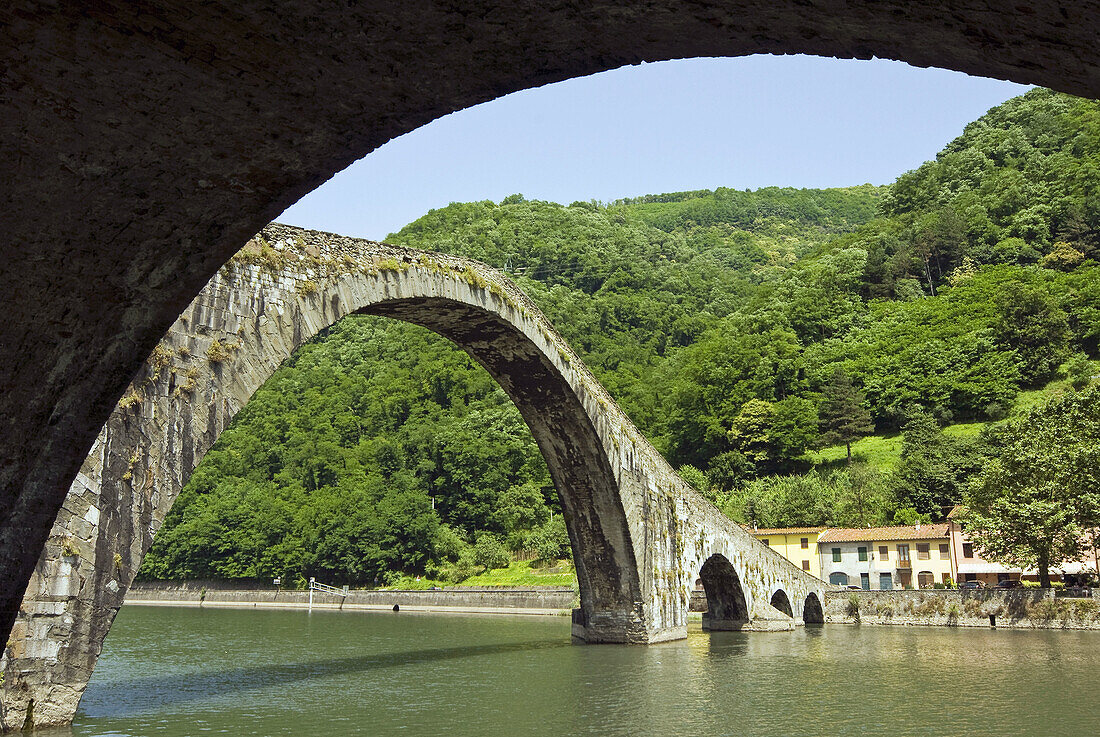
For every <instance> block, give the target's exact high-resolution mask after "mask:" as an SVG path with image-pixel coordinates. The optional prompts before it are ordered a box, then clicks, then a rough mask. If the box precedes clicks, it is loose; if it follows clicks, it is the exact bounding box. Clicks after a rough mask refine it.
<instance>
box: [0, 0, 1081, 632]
mask: <svg viewBox="0 0 1100 737" xmlns="http://www.w3.org/2000/svg"><path fill="white" fill-rule="evenodd" d="M1097 27H1100V6H1098V5H1097V4H1096V3H1095V2H1083V3H1073V4H1069V3H1059V2H1054V1H1053V0H1038V1H1037V2H1032V3H1029V4H1028V6H1027V8H1026V9H1020V8H1017V7H1015V6H1005V7H1003V8H1001V7H999V6H996V5H995V4H992V5H991V4H990V3H989V2H987V0H957V1H954V2H951V3H945V2H940V3H912V2H908V1H907V0H851V1H849V2H843V3H840V2H833V1H831V0H825V1H822V2H809V3H808V2H805V1H804V0H721V1H720V0H701V1H700V2H695V3H692V4H691V5H690V6H684V4H683V3H680V2H675V1H674V0H651V2H647V3H643V4H639V3H634V2H617V1H616V2H603V3H587V4H586V3H580V4H547V3H542V2H537V0H518V1H517V2H512V3H504V4H500V3H480V2H474V3H460V4H446V3H442V4H439V3H435V4H426V3H409V2H405V1H404V0H400V1H397V0H395V1H393V2H376V3H368V4H354V3H351V4H348V3H342V4H334V3H326V2H321V1H320V0H304V1H303V2H296V3H273V2H269V1H265V0H248V1H246V2H228V1H226V0H214V1H213V2H207V3H203V4H201V5H196V4H194V3H163V2H157V1H156V0H154V2H149V3H141V4H132V3H124V2H106V3H101V4H99V5H97V6H96V8H95V9H94V11H93V10H89V9H88V8H87V7H84V6H83V5H80V4H64V3H62V4H42V3H36V2H31V1H30V0H16V1H15V2H13V3H9V4H8V5H7V6H6V7H5V9H4V12H3V23H0V29H2V30H0V40H2V41H3V43H0V69H3V70H4V74H3V75H2V80H3V81H2V84H3V99H4V103H5V114H4V115H3V116H0V143H2V144H3V145H0V170H2V171H4V172H5V173H7V174H8V176H7V178H6V182H5V192H4V215H5V218H4V226H5V228H4V231H5V233H4V234H5V239H4V243H5V245H4V246H3V249H4V250H3V259H0V263H2V264H3V266H2V267H0V268H2V269H3V277H4V278H3V281H4V284H5V294H4V297H3V306H4V314H5V319H4V321H3V322H2V324H0V386H3V387H4V392H3V393H2V394H0V416H2V417H5V418H9V419H8V420H7V421H6V422H4V423H3V424H2V425H0V635H3V636H6V635H7V634H8V632H9V628H10V626H11V623H12V621H13V619H14V617H15V614H16V611H17V604H18V601H19V597H20V592H22V591H23V590H24V589H25V587H26V584H27V581H28V580H29V577H30V575H31V572H32V570H33V567H34V565H35V561H36V560H37V559H38V556H39V553H40V551H41V549H42V546H43V544H44V542H45V540H46V537H47V535H48V531H49V528H50V525H51V524H52V522H53V520H54V517H55V516H56V514H57V511H58V509H59V508H60V507H61V504H62V502H63V501H64V497H65V491H66V489H67V488H68V487H69V484H70V483H71V482H72V480H73V479H74V477H75V476H76V474H77V472H78V470H79V468H80V465H81V463H82V461H83V459H84V457H85V455H86V454H87V452H88V450H89V448H91V446H92V443H93V441H94V439H95V436H96V433H97V432H98V430H99V428H100V427H102V426H103V423H104V422H105V421H106V419H107V417H108V415H109V414H110V412H111V410H112V408H113V407H114V405H115V402H116V401H117V400H118V399H119V397H120V396H121V395H122V393H123V391H124V389H125V387H126V385H127V383H128V382H129V380H130V377H131V376H133V374H134V372H135V371H136V370H137V369H138V367H139V365H140V362H141V360H142V357H143V356H145V355H148V353H149V351H150V350H152V348H153V347H154V346H155V345H156V343H157V341H158V340H159V339H160V338H161V336H162V335H163V334H164V332H165V330H167V329H168V327H169V326H170V325H171V324H172V321H173V320H175V318H176V316H177V315H178V314H179V313H180V312H181V311H182V310H183V309H184V308H185V307H186V306H187V305H188V303H189V302H190V301H191V300H192V299H193V298H194V297H195V295H196V294H198V293H199V291H200V290H201V289H202V288H203V285H204V284H205V283H206V282H207V280H208V279H209V278H210V277H211V276H212V275H213V274H214V273H215V271H216V270H217V269H218V268H219V267H220V266H221V265H222V264H223V263H224V262H225V260H226V259H227V258H229V257H230V256H231V255H232V254H233V253H234V252H236V251H237V249H239V248H240V247H241V245H243V244H244V243H245V242H246V241H247V240H248V238H250V237H251V236H252V234H254V233H255V232H256V231H257V230H258V229H259V228H260V227H261V226H262V225H263V224H264V223H266V222H267V221H268V220H270V219H272V218H274V217H276V216H277V215H278V213H280V212H281V211H282V210H283V209H285V207H286V206H288V205H289V204H291V203H292V202H294V201H295V200H297V199H298V198H299V197H300V196H301V195H303V194H304V193H306V192H308V191H309V190H311V189H313V188H314V187H316V186H317V185H318V184H320V183H321V182H322V181H324V180H325V179H327V178H328V177H330V176H331V175H332V174H333V173H334V172H336V171H338V170H340V169H342V168H343V167H345V166H346V165H347V164H349V163H350V162H352V161H353V160H355V159H357V158H359V157H360V156H363V155H364V154H366V153H368V152H370V151H371V150H373V149H374V148H377V147H378V146H379V145H381V144H382V143H384V142H385V141H387V140H389V139H390V138H392V137H394V136H397V135H400V134H402V133H405V132H407V131H410V130H413V129H414V128H416V127H418V126H420V125H422V124H424V123H427V122H429V121H430V120H433V119H435V118H437V117H440V116H442V115H445V114H447V113H450V112H453V111H455V110H459V109H462V108H464V107H467V106H469V105H473V104H476V103H478V102H482V101H485V100H489V99H492V98H495V97H498V96H500V95H502V94H506V93H508V92H512V91H515V90H520V89H524V88H529V87H533V86H537V85H541V84H546V83H548V82H554V81H558V80H562V79H567V78H569V77H575V76H580V75H584V74H591V73H594V72H598V71H603V70H606V69H611V68H614V67H617V66H621V65H624V64H636V63H639V62H642V61H657V60H663V59H674V58H684V57H693V56H740V55H745V54H751V53H780V54H786V53H810V54H821V55H829V56H839V57H846V58H860V59H867V58H871V57H872V56H877V57H880V58H890V59H900V60H903V61H907V62H909V63H911V64H915V65H917V66H941V67H946V68H950V69H956V70H960V71H965V72H968V73H971V74H977V75H983V76H991V77H999V78H1006V79H1013V80H1015V81H1018V82H1026V83H1034V84H1041V85H1045V86H1049V87H1053V88H1056V89H1060V90H1062V91H1066V92H1071V93H1076V94H1083V95H1088V96H1093V97H1100V46H1098V45H1097V44H1096V42H1095V41H1096V39H1095V29H1096V28H1097Z"/></svg>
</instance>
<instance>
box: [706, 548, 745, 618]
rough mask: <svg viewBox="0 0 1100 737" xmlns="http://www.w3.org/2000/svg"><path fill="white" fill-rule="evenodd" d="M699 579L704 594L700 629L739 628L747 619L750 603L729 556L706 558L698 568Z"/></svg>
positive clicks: (717, 555)
mask: <svg viewBox="0 0 1100 737" xmlns="http://www.w3.org/2000/svg"><path fill="white" fill-rule="evenodd" d="M699 578H700V579H701V580H702V582H703V590H704V591H706V594H707V611H706V612H704V613H703V629H705V630H739V629H741V627H742V626H744V625H745V624H746V623H747V622H748V620H749V605H748V602H747V601H746V599H745V592H744V590H743V589H742V588H741V579H740V577H739V576H738V575H737V571H736V569H734V567H733V564H732V563H730V562H729V559H728V558H726V556H724V555H720V554H715V555H712V556H711V557H709V558H707V560H706V562H705V563H703V567H702V568H700V569H699Z"/></svg>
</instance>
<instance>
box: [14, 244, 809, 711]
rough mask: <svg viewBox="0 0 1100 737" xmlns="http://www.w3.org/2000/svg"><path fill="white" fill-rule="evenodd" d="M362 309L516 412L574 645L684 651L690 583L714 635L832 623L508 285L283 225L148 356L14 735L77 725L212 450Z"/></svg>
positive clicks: (89, 463) (73, 504) (115, 426)
mask: <svg viewBox="0 0 1100 737" xmlns="http://www.w3.org/2000/svg"><path fill="white" fill-rule="evenodd" d="M354 312H363V313H371V314H378V315H386V316H390V317H394V318H397V319H402V320H406V321H409V322H414V323H417V324H420V325H424V326H426V327H428V328H430V329H432V330H434V331H436V332H438V333H440V334H441V335H443V336H445V337H447V338H449V339H451V340H452V341H454V342H455V343H456V344H458V345H459V346H461V347H462V348H464V349H465V350H466V351H467V352H468V353H469V354H470V355H471V356H472V357H473V358H474V359H475V360H477V361H478V362H479V363H480V364H481V365H482V366H484V367H485V368H486V369H487V370H488V371H489V373H490V374H492V375H493V377H494V378H495V379H496V380H497V381H499V382H500V384H501V385H502V387H503V388H504V389H505V391H507V393H508V394H509V395H510V396H511V398H512V399H513V401H514V402H515V403H516V405H517V407H518V408H519V410H520V412H521V414H522V415H523V417H524V419H525V420H526V422H527V424H528V426H529V427H530V428H531V431H532V433H533V435H534V437H535V440H536V441H537V443H538V445H539V447H540V449H541V450H542V453H543V455H544V456H545V458H546V460H547V464H548V466H549V469H550V474H551V477H552V478H553V480H554V483H555V485H556V487H557V489H558V492H559V495H560V497H561V501H562V507H563V512H564V516H565V519H566V524H567V526H568V529H569V535H570V540H571V543H572V547H573V553H574V559H575V561H576V566H577V577H578V582H579V587H580V608H579V609H577V610H575V611H574V613H573V635H574V636H575V637H576V638H577V639H578V640H581V641H585V642H617V643H651V642H658V641H662V640H669V639H675V638H681V637H684V636H686V626H687V615H688V610H689V603H690V598H691V592H692V590H693V588H694V586H695V581H696V579H697V578H698V579H701V580H702V583H703V585H704V587H705V589H706V593H707V600H708V606H709V609H710V611H709V612H708V614H707V616H705V618H704V625H705V626H707V627H709V628H711V629H742V628H745V629H791V628H793V627H794V626H795V625H797V624H801V623H802V621H803V616H804V611H803V610H804V608H805V610H806V611H805V616H806V618H808V619H811V620H813V621H821V617H820V604H821V602H822V601H823V600H824V599H823V592H824V588H825V586H824V584H823V583H822V582H821V581H820V580H818V579H816V578H813V577H812V576H810V575H808V574H806V573H804V572H803V571H801V570H798V569H796V568H795V567H794V566H792V565H791V564H790V563H789V562H788V561H787V560H786V559H784V558H782V557H781V556H780V555H778V554H777V553H775V552H774V551H772V550H770V549H769V548H768V547H767V546H765V545H762V544H761V543H759V542H757V541H756V540H755V539H754V538H753V537H752V536H751V535H749V534H748V533H746V532H745V531H744V530H742V529H741V528H740V527H738V526H737V525H735V524H733V523H732V522H730V521H729V520H728V519H727V518H725V517H724V516H723V515H722V514H721V513H720V512H719V511H718V510H717V509H716V508H715V507H714V506H713V505H711V504H710V503H708V502H706V501H705V500H704V499H703V498H702V497H701V496H700V495H699V494H698V493H696V492H695V491H694V490H692V489H691V488H689V487H688V486H687V485H686V484H684V482H683V481H681V480H680V478H679V477H678V476H677V475H676V473H675V472H674V471H673V470H672V469H671V468H670V467H669V466H668V464H667V463H666V462H665V461H664V459H663V458H662V457H661V456H660V454H658V453H657V452H656V451H655V450H654V449H653V448H652V447H651V446H650V445H649V443H648V442H647V441H646V440H645V438H643V437H642V436H641V435H640V433H639V432H638V431H637V429H636V428H635V427H634V426H633V425H632V424H631V423H630V421H629V420H628V419H627V418H626V416H625V415H624V414H623V413H622V411H621V410H619V408H618V407H617V406H616V405H615V403H614V401H612V399H611V397H610V396H609V395H608V394H607V392H606V391H605V390H604V389H603V387H601V386H600V385H599V383H598V382H597V381H596V380H595V379H594V378H593V376H592V374H591V373H589V371H588V369H587V368H585V366H584V365H583V364H582V363H581V361H580V359H578V358H577V356H576V354H574V353H573V351H572V350H571V349H570V348H569V346H568V345H566V343H565V342H564V341H563V340H562V338H561V337H560V336H559V335H558V334H557V333H556V332H555V331H554V329H553V328H552V327H551V326H550V325H549V323H548V322H547V321H546V319H545V318H544V317H543V316H542V314H541V313H540V312H539V310H538V308H537V307H535V305H534V304H533V303H532V302H531V301H530V300H529V299H528V298H527V297H526V296H525V295H524V294H523V293H522V292H521V291H519V289H518V288H516V287H515V286H514V285H513V284H512V283H511V282H509V281H508V280H507V279H506V278H504V277H503V276H502V275H500V274H499V273H497V272H495V271H493V270H492V269H490V268H489V267H487V266H485V265H483V264H480V263H477V262H473V261H468V260H464V259H458V258H454V257H449V256H442V255H438V254H430V253H425V252H419V251H414V250H411V249H403V248H395V247H392V246H387V245H383V244H378V243H372V242H368V241H361V240H354V239H350V238H344V237H341V236H335V235H330V234H324V233H317V232H313V231H307V230H300V229H297V228H290V227H286V226H281V225H271V226H268V227H267V228H265V229H264V230H263V231H262V232H261V234H260V235H259V236H257V237H255V238H254V239H252V240H251V241H249V243H248V244H247V245H246V246H245V248H244V249H243V250H242V251H241V252H240V253H238V254H237V255H236V256H235V257H234V258H233V259H232V260H231V261H230V262H229V263H228V264H226V265H225V266H224V267H223V268H222V269H221V270H220V271H219V272H218V273H217V274H216V275H215V276H214V278H213V279H211V280H210V282H209V284H207V286H206V288H205V289H203V290H202V292H201V293H200V294H199V296H198V297H196V298H195V300H194V301H193V302H192V303H191V305H190V306H189V307H188V308H187V309H186V310H185V311H184V312H183V314H182V315H180V316H179V318H178V319H177V320H176V322H175V323H174V324H173V325H172V327H171V329H170V330H169V331H168V333H167V335H165V336H164V338H163V339H162V340H161V341H160V343H159V344H158V345H157V346H156V347H155V349H154V350H153V351H152V353H151V354H150V355H149V357H148V358H147V359H146V361H145V362H144V364H143V365H142V368H141V370H140V371H138V373H137V374H136V376H134V378H133V380H132V382H131V384H130V386H129V388H128V389H127V391H126V392H125V394H124V395H123V397H122V399H121V400H120V401H119V403H118V405H117V407H116V408H115V410H114V411H113V412H112V413H111V415H110V418H109V420H108V422H107V424H106V425H105V426H104V427H103V429H102V430H101V432H100V433H99V436H98V437H97V439H96V442H95V445H94V446H93V448H92V452H91V453H90V454H89V455H88V457H87V458H86V459H85V461H84V464H83V466H82V467H81V470H80V473H79V474H78V476H77V478H76V480H75V481H74V482H73V483H72V485H71V487H70V490H69V494H68V495H67V497H66V499H65V504H64V506H63V507H62V510H61V512H60V514H59V515H58V517H57V520H56V522H55V523H54V526H53V530H52V532H51V534H50V538H49V542H48V544H47V545H46V548H45V550H44V551H43V553H42V555H41V557H40V559H39V562H38V565H37V567H36V568H35V572H34V576H33V577H32V579H31V583H30V585H29V587H28V588H27V590H26V593H25V595H24V598H23V603H22V605H21V607H20V611H19V614H18V617H17V619H16V623H15V627H14V628H13V630H12V635H11V637H10V638H9V640H8V644H7V647H6V648H5V650H4V653H3V657H2V659H0V672H2V673H3V674H4V680H3V685H2V686H0V703H2V709H3V711H2V713H0V720H2V721H0V725H2V727H3V728H5V729H17V728H20V727H22V726H24V725H25V724H26V725H30V724H34V725H45V724H58V723H64V722H67V721H69V720H70V719H71V718H72V715H73V713H74V712H75V709H76V706H77V704H78V702H79V699H80V696H81V694H82V693H83V691H84V688H85V686H86V684H87V681H88V678H89V677H90V675H91V672H92V669H93V668H94V667H95V662H96V658H97V657H98V655H99V653H100V650H101V648H102V645H103V638H104V637H105V636H106V634H107V631H108V629H109V628H110V625H111V622H112V621H113V619H114V616H115V613H116V612H117V610H118V607H119V606H120V605H121V603H122V601H123V597H124V595H125V593H126V591H127V589H128V587H129V586H130V584H131V582H132V580H133V577H134V575H135V573H136V571H137V570H138V568H139V567H140V565H141V561H142V557H143V556H144V554H145V551H146V550H148V548H149V546H150V545H151V543H152V540H153V536H154V534H155V533H156V531H157V529H158V528H159V527H160V525H161V523H162V522H163V520H164V517H165V515H166V514H167V513H168V510H169V509H170V507H171V506H172V502H173V501H174V500H175V498H176V495H177V494H178V493H179V491H180V489H181V488H182V487H183V485H184V484H185V483H186V482H187V479H188V478H189V477H190V475H191V472H192V471H193V469H194V468H195V467H196V465H197V464H198V463H199V461H200V460H201V458H202V456H203V454H204V453H205V452H206V451H207V450H208V449H209V448H210V447H211V445H212V444H213V443H214V441H215V440H216V439H217V437H218V435H219V434H220V433H221V432H222V430H223V429H224V428H225V427H226V426H227V425H228V423H229V422H230V420H232V418H233V416H234V415H235V414H236V413H237V412H238V411H239V410H240V409H241V408H242V407H243V406H244V405H245V403H246V402H247V401H248V400H249V398H250V397H251V396H252V393H253V392H254V391H255V390H256V389H257V388H258V387H259V386H260V385H261V384H262V383H263V382H264V381H265V380H266V379H267V378H268V377H269V376H270V375H271V374H272V372H274V371H275V369H276V368H277V367H278V366H279V365H280V364H281V363H282V362H283V361H284V360H285V359H286V358H287V357H288V356H289V355H290V354H291V352H292V351H293V350H294V349H295V348H297V347H298V346H299V345H301V344H302V343H303V342H304V341H306V340H308V339H310V338H311V337H313V336H314V335H316V334H317V333H318V332H319V331H320V330H322V329H324V328H326V327H328V326H329V325H331V324H333V323H334V322H335V321H337V320H339V319H340V318H342V317H344V316H345V315H348V314H351V313H354ZM773 604H774V606H773Z"/></svg>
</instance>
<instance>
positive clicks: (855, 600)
mask: <svg viewBox="0 0 1100 737" xmlns="http://www.w3.org/2000/svg"><path fill="white" fill-rule="evenodd" d="M309 598H310V597H309V592H308V591H298V590H287V589H279V588H276V587H271V586H267V587H265V586H261V585H256V586H253V587H247V586H245V587H242V586H241V584H240V583H239V582H228V581H181V582H156V583H139V584H135V585H134V586H133V587H132V588H131V589H130V591H129V593H128V594H127V596H126V603H127V604H128V605H131V604H136V605H142V606H184V607H210V608H232V609H290V610H294V609H308V608H309V606H310V603H309ZM824 604H825V606H824V611H825V622H826V623H827V624H860V625H881V626H928V627H974V628H985V629H988V628H990V627H997V628H1006V629H1073V630H1100V591H1094V592H1093V593H1092V596H1091V597H1090V598H1063V597H1057V596H1055V593H1054V592H1053V591H1051V590H1049V589H1048V590H1032V589H1010V590H996V589H994V590H973V589H964V590H953V589H947V590H939V589H933V590H919V591H854V590H836V591H829V592H827V593H826V595H825V602H824ZM395 606H396V607H397V608H398V610H400V611H407V612H451V613H455V614H524V615H533V616H568V615H569V613H570V611H571V610H572V609H573V608H574V607H576V606H579V603H578V601H577V593H576V591H575V590H574V589H572V588H569V587H564V586H529V587H473V586H455V587H448V588H442V589H434V590H431V589H429V590H406V589H402V590H394V589H376V590H369V591H368V590H351V591H349V592H348V595H347V597H346V598H345V597H342V596H339V595H336V594H329V593H324V592H320V591H315V592H313V608H314V609H321V610H326V609H327V610H346V611H393V609H394V607H395ZM706 608H707V604H706V596H705V594H703V592H701V591H698V592H693V595H692V601H691V607H690V611H691V616H692V617H693V618H694V617H698V616H699V613H700V612H703V611H706Z"/></svg>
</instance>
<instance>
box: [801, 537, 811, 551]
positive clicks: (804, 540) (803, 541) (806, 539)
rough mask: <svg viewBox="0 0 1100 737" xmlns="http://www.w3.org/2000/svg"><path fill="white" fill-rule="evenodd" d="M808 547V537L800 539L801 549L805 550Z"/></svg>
mask: <svg viewBox="0 0 1100 737" xmlns="http://www.w3.org/2000/svg"><path fill="white" fill-rule="evenodd" d="M808 547H810V538H808V537H804V538H802V549H803V550H805V549H806V548H808Z"/></svg>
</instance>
